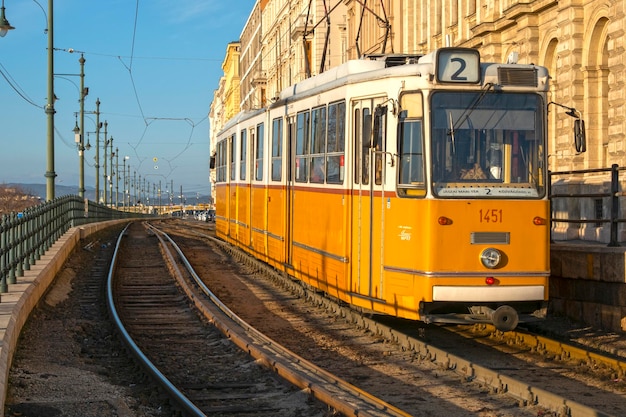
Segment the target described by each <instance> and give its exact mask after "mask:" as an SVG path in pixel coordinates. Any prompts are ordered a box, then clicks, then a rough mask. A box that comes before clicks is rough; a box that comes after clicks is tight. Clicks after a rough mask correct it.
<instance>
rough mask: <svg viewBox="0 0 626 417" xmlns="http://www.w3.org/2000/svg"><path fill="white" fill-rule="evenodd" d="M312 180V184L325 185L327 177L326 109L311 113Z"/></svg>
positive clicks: (317, 109)
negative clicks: (325, 160) (325, 161)
mask: <svg viewBox="0 0 626 417" xmlns="http://www.w3.org/2000/svg"><path fill="white" fill-rule="evenodd" d="M311 119H312V120H311V159H310V161H311V171H310V172H311V178H310V181H311V182H312V183H318V184H319V183H323V182H324V177H325V175H326V174H325V163H324V152H325V150H326V107H318V108H316V109H313V111H312V112H311Z"/></svg>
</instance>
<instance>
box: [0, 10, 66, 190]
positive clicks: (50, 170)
mask: <svg viewBox="0 0 626 417" xmlns="http://www.w3.org/2000/svg"><path fill="white" fill-rule="evenodd" d="M53 4H54V1H53V0H48V16H47V17H48V28H47V30H46V32H47V34H48V98H47V102H46V107H45V110H44V111H45V113H46V119H47V125H48V127H47V133H46V146H47V152H46V173H45V175H44V176H45V177H46V201H51V200H54V179H55V178H56V176H57V174H56V173H55V172H54V113H55V111H54V8H53ZM4 12H5V9H4V0H2V7H0V37H3V36H5V35H6V34H7V32H8V31H9V30H12V29H15V28H14V27H13V26H11V25H10V24H9V21H8V20H7V18H6V16H5V13H4Z"/></svg>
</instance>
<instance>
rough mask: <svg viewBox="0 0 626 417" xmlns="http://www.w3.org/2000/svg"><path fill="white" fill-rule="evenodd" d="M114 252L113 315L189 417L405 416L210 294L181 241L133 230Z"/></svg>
mask: <svg viewBox="0 0 626 417" xmlns="http://www.w3.org/2000/svg"><path fill="white" fill-rule="evenodd" d="M116 254H117V256H116V257H115V259H114V262H113V266H112V268H111V271H112V273H111V275H110V280H111V283H110V284H109V288H110V291H111V295H110V296H109V306H110V309H111V312H112V316H113V317H114V318H115V320H116V322H117V323H118V324H119V327H120V331H121V332H122V334H123V336H124V339H125V340H126V341H127V343H128V345H129V346H130V347H131V349H132V350H133V351H134V352H135V355H136V356H137V357H138V358H139V360H140V361H141V362H142V363H143V365H144V367H146V368H147V369H148V371H149V372H150V373H151V374H152V375H153V376H154V377H155V378H156V379H157V380H159V381H160V384H161V385H162V386H163V387H164V389H165V390H166V391H168V392H169V393H170V395H172V396H173V397H174V398H176V399H177V402H178V403H179V404H180V407H181V408H182V409H184V410H185V411H186V412H187V413H189V414H190V415H212V416H213V415H215V416H217V415H220V416H227V415H236V416H243V415H250V416H265V415H266V416H276V415H299V416H323V415H329V414H328V413H329V412H330V413H331V414H333V413H336V412H339V413H341V414H342V415H355V416H356V415H359V416H407V414H405V413H403V412H401V411H400V410H398V409H395V408H394V407H393V406H390V405H389V404H386V403H385V402H383V401H381V400H379V399H377V398H375V397H373V396H371V395H369V394H368V393H366V392H364V391H362V390H359V389H356V388H354V387H352V386H350V385H349V384H346V383H345V382H343V381H342V380H341V379H340V378H339V377H337V376H335V375H333V374H331V373H329V372H326V371H323V370H321V369H319V368H317V367H316V366H314V365H312V364H311V363H308V362H307V361H305V360H303V359H302V358H299V357H296V356H294V355H293V354H291V353H290V352H288V351H287V350H285V349H283V348H282V347H281V346H280V345H277V344H276V343H275V342H273V341H271V340H270V339H268V338H267V337H265V336H264V335H262V334H260V333H259V332H257V331H256V330H255V329H253V328H251V327H250V326H248V325H247V324H246V323H244V322H242V321H241V320H240V319H239V318H238V317H236V316H235V315H234V314H232V313H230V312H229V311H228V309H227V308H226V307H225V306H224V305H223V304H221V303H220V301H219V300H217V299H216V298H215V297H213V296H211V294H210V293H209V294H208V297H205V296H203V294H202V293H201V292H200V291H198V288H197V287H196V285H195V284H193V283H192V282H191V280H190V279H192V278H194V276H195V273H194V272H193V270H190V268H189V264H188V263H187V262H186V260H185V259H184V257H183V256H182V254H181V253H180V252H179V251H177V249H176V246H175V244H174V242H173V241H172V240H171V239H168V238H167V236H161V234H160V233H159V232H158V231H157V230H156V229H154V228H146V227H145V225H142V224H139V223H133V224H131V226H130V227H129V229H128V230H127V231H126V232H125V234H124V237H123V238H120V240H119V244H118V248H117V249H116ZM205 261H206V262H207V263H208V264H212V263H218V262H219V258H217V257H216V256H213V259H211V258H209V259H205ZM170 271H172V272H173V275H174V276H176V277H177V281H178V282H176V281H174V280H173V279H172V276H171V274H170ZM222 272H223V271H222ZM181 289H182V291H181ZM204 292H205V293H206V292H207V291H204ZM185 293H186V295H185ZM209 298H211V300H212V303H211V302H209ZM190 299H192V300H194V307H192V306H190V301H189V300H190ZM198 311H201V312H202V315H200V314H199V313H198ZM209 321H210V322H211V324H212V325H211V324H209ZM224 334H225V335H227V336H228V337H226V336H224ZM232 342H234V343H232ZM237 345H239V348H238V347H237ZM240 348H241V349H240ZM251 356H252V358H251ZM253 358H254V359H253ZM255 361H256V362H260V363H262V364H264V365H265V366H261V365H260V364H259V363H255ZM277 374H278V375H280V377H281V378H283V379H286V380H288V381H289V382H291V383H292V384H293V385H289V384H286V383H285V381H284V380H282V379H281V378H277V377H276V375H277ZM295 387H299V388H295ZM312 398H316V399H317V400H319V401H311V399H312ZM329 409H330V410H331V411H329Z"/></svg>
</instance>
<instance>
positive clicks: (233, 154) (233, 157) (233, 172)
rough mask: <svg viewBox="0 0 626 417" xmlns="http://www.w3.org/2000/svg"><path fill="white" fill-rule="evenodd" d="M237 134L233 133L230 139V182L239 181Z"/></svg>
mask: <svg viewBox="0 0 626 417" xmlns="http://www.w3.org/2000/svg"><path fill="white" fill-rule="evenodd" d="M235 138H236V136H235V133H233V134H232V135H231V136H230V138H229V139H228V148H229V150H228V152H229V153H230V180H231V181H235V180H236V179H237V163H236V161H237V143H236V141H235Z"/></svg>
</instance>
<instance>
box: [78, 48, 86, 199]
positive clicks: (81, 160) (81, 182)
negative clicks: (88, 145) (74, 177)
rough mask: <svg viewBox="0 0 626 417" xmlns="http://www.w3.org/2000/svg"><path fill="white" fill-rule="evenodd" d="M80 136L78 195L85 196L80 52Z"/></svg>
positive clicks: (83, 115) (81, 58) (83, 101)
mask: <svg viewBox="0 0 626 417" xmlns="http://www.w3.org/2000/svg"><path fill="white" fill-rule="evenodd" d="M78 62H79V63H80V138H79V143H78V161H79V167H78V175H79V176H78V195H79V196H80V197H82V198H84V197H85V96H86V95H87V94H85V92H86V90H85V57H84V56H83V54H80V58H79V59H78Z"/></svg>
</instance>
